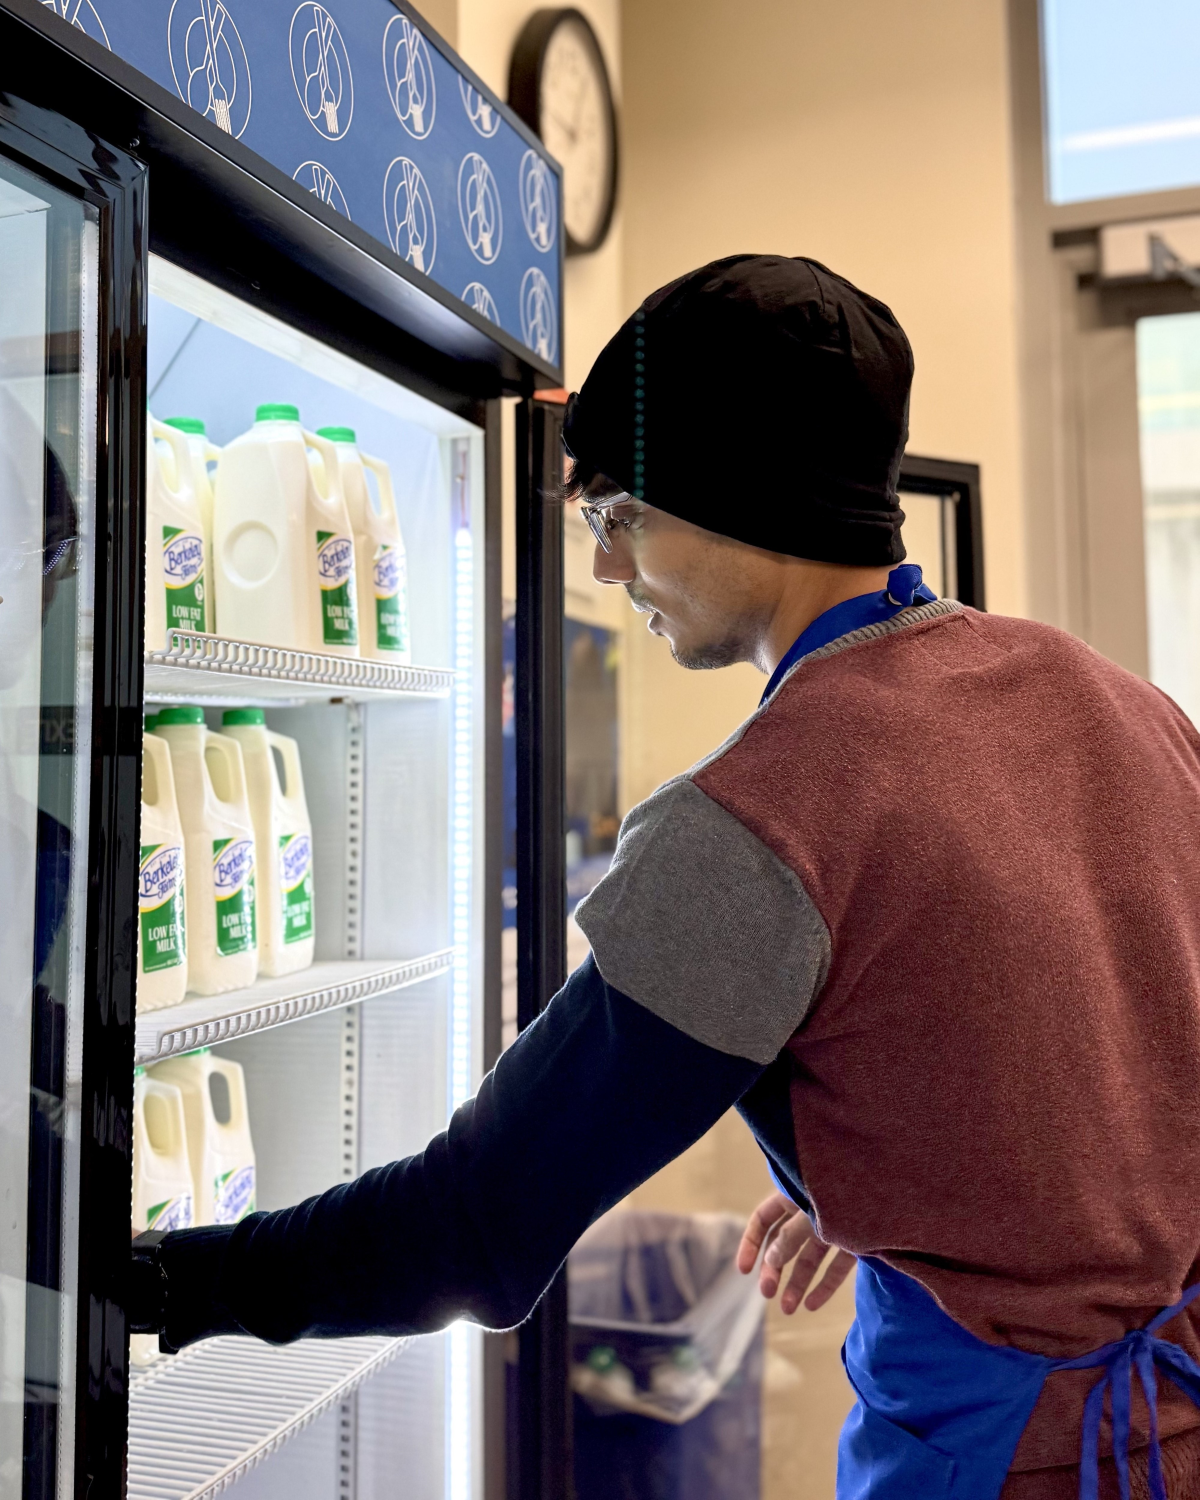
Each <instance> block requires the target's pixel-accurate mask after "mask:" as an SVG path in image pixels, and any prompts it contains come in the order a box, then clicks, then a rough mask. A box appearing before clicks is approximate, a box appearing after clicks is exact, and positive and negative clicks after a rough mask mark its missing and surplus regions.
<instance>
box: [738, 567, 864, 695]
mask: <svg viewBox="0 0 1200 1500" xmlns="http://www.w3.org/2000/svg"><path fill="white" fill-rule="evenodd" d="M782 561H783V562H784V564H785V566H784V568H783V575H782V579H781V585H780V592H779V600H778V603H777V604H776V607H775V610H774V612H773V614H772V616H771V618H770V620H769V622H768V623H767V626H766V628H765V630H764V631H763V634H762V637H761V639H760V643H759V650H758V653H757V655H756V659H755V665H756V666H757V667H758V668H759V670H760V671H762V672H765V673H766V674H767V676H770V674H771V673H772V672H773V671H774V670H775V668H776V667H777V666H778V665H779V663H780V662H781V661H782V660H783V658H784V655H785V654H786V652H787V650H788V648H789V647H790V646H791V645H792V643H793V641H795V640H796V639H797V638H798V637H799V636H800V635H801V633H802V632H803V631H805V630H807V629H808V627H809V626H810V625H811V624H812V622H813V621H814V620H815V619H817V618H818V617H819V616H820V615H823V614H824V613H825V611H826V610H827V609H832V608H833V606H834V605H835V604H841V603H842V602H843V600H846V599H857V598H858V597H859V595H860V594H879V593H882V592H883V590H884V589H885V588H887V580H888V573H889V571H890V569H889V568H886V567H884V568H851V567H843V566H841V565H840V564H838V563H819V562H808V561H805V560H803V559H801V558H787V559H783V560H782Z"/></svg>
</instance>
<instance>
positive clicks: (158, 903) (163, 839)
mask: <svg viewBox="0 0 1200 1500" xmlns="http://www.w3.org/2000/svg"><path fill="white" fill-rule="evenodd" d="M153 723H154V720H152V719H147V721H146V727H147V729H150V728H151V727H152V726H153ZM140 855H141V857H140V860H139V864H138V968H137V1006H138V1010H139V1011H147V1010H159V1009H161V1008H162V1006H164V1005H178V1004H179V1002H180V1001H181V1000H182V999H183V997H184V995H185V994H186V993H187V977H188V966H187V923H186V921H185V917H184V853H183V827H182V824H181V823H180V821H179V808H178V805H177V803H176V801H175V777H174V775H173V774H172V771H171V750H170V746H169V745H168V744H167V742H166V740H163V739H159V738H158V737H157V736H155V735H154V734H149V733H148V734H146V735H145V736H144V737H143V739H142V831H141V850H140Z"/></svg>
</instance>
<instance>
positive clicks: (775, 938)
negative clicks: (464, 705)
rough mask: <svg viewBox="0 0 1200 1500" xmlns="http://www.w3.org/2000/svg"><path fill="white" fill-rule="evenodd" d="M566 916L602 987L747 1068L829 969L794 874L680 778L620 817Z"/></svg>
mask: <svg viewBox="0 0 1200 1500" xmlns="http://www.w3.org/2000/svg"><path fill="white" fill-rule="evenodd" d="M575 919H576V921H577V922H578V923H579V925H580V927H582V928H583V931H584V933H585V934H586V935H587V939H588V941H589V942H590V943H591V945H592V952H593V953H594V954H595V958H596V965H597V967H598V968H599V970H600V972H601V974H603V976H604V978H605V979H606V980H607V981H608V983H609V984H610V985H612V987H613V988H614V989H617V990H620V991H621V992H622V993H623V994H626V995H628V996H629V997H630V999H632V1000H636V1001H637V1002H638V1004H640V1005H643V1006H645V1007H646V1009H647V1010H649V1011H653V1013H654V1014H655V1015H656V1016H658V1017H660V1018H661V1019H662V1020H664V1021H667V1022H669V1023H670V1024H671V1025H672V1026H676V1027H678V1029H679V1030H680V1031H682V1032H685V1033H686V1034H687V1035H688V1036H690V1037H692V1038H693V1039H694V1040H695V1041H698V1042H703V1043H704V1044H705V1045H706V1046H708V1047H715V1048H717V1049H718V1050H719V1051H721V1052H727V1053H731V1054H733V1055H734V1056H737V1057H747V1058H750V1059H751V1060H752V1061H754V1062H759V1063H769V1062H771V1061H772V1060H773V1059H774V1058H775V1056H776V1055H777V1054H778V1052H779V1050H780V1048H781V1047H782V1046H783V1045H784V1043H785V1042H786V1041H787V1040H788V1038H789V1037H790V1036H791V1035H792V1033H793V1032H794V1031H795V1029H796V1027H797V1026H799V1024H800V1022H801V1021H802V1020H803V1019H804V1017H805V1014H806V1013H807V1011H808V1008H809V1006H810V1005H811V1004H812V1002H813V1000H814V998H815V997H816V995H817V992H818V991H819V990H820V988H821V985H822V984H823V983H824V980H825V974H826V972H827V970H828V967H829V931H828V929H827V928H826V926H825V923H824V921H823V920H822V918H821V914H820V913H819V912H818V911H817V909H816V907H815V906H814V905H813V903H812V900H811V898H810V897H809V895H808V892H807V891H806V890H805V889H804V887H803V886H802V885H801V883H800V881H799V879H798V878H797V877H796V875H795V873H794V872H793V871H792V870H790V869H789V868H788V867H787V866H786V865H785V864H784V863H783V862H782V861H781V860H780V859H779V858H778V857H777V856H776V855H775V854H774V853H773V852H772V851H771V850H770V849H768V848H767V846H766V845H765V844H764V843H762V841H761V840H760V839H758V838H756V837H755V836H754V834H752V833H751V832H750V831H749V830H748V829H747V828H745V827H744V826H743V825H742V824H741V823H739V822H738V820H737V819H736V818H735V817H733V815H732V814H731V813H728V812H726V811H725V809H724V808H723V807H721V806H720V805H719V804H718V803H716V802H714V801H713V800H712V798H711V797H708V796H706V795H705V794H704V793H703V792H702V791H701V790H700V789H699V787H697V786H696V785H695V784H694V783H693V782H692V781H691V780H690V779H688V778H686V777H681V778H679V779H678V780H675V781H669V782H667V783H666V785H665V786H661V787H659V789H658V791H656V792H655V793H654V795H653V796H651V797H648V798H647V799H646V801H645V802H643V803H641V804H640V805H639V806H637V807H635V808H634V809H633V811H632V812H630V813H629V815H628V816H627V817H626V819H625V822H624V823H623V824H622V826H621V837H620V840H619V841H618V844H617V852H616V855H615V856H614V858H613V864H612V868H611V870H610V871H609V873H608V874H607V875H606V876H605V877H604V879H603V880H602V881H601V882H600V884H599V885H598V886H597V887H596V888H595V890H594V891H593V892H592V893H591V895H590V896H588V897H587V898H586V899H585V900H584V901H581V902H580V903H579V905H578V907H577V908H576V910H575Z"/></svg>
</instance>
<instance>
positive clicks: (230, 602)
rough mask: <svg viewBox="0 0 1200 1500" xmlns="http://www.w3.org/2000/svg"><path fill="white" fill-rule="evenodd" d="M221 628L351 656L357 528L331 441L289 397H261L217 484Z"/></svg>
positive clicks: (354, 650)
mask: <svg viewBox="0 0 1200 1500" xmlns="http://www.w3.org/2000/svg"><path fill="white" fill-rule="evenodd" d="M213 550H214V555H215V559H216V562H215V574H216V590H217V617H218V619H219V620H220V622H221V634H222V635H225V636H230V637H232V638H233V639H235V640H243V641H258V642H261V643H263V644H265V645H270V646H291V647H293V648H295V649H296V650H299V651H322V652H333V653H334V654H335V655H340V656H357V655H358V654H359V651H358V600H357V595H356V589H355V581H354V538H353V534H352V532H351V530H350V520H349V517H348V515H347V513H346V501H345V497H344V495H343V493H342V482H341V470H340V466H339V464H338V461H337V450H336V449H335V447H334V445H333V444H332V443H331V442H329V441H328V440H327V439H325V438H323V437H318V436H317V435H316V433H311V432H305V430H304V429H303V428H302V427H301V425H300V413H299V411H298V410H297V409H296V407H294V406H286V405H271V406H260V407H259V408H258V411H257V413H256V415H255V420H254V426H253V427H252V428H251V429H250V431H249V432H244V433H243V434H242V435H241V437H237V438H234V440H233V442H232V443H230V444H229V445H228V446H227V447H226V448H223V449H222V450H221V462H220V465H219V466H218V468H217V483H216V488H215V490H214V492H213Z"/></svg>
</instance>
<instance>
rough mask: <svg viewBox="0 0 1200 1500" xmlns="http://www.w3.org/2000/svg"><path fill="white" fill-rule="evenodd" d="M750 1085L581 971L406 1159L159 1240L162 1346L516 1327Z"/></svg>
mask: <svg viewBox="0 0 1200 1500" xmlns="http://www.w3.org/2000/svg"><path fill="white" fill-rule="evenodd" d="M761 1071H762V1064H761V1063H759V1062H755V1061H753V1060H751V1059H749V1058H744V1057H738V1056H736V1055H733V1054H730V1053H728V1052H724V1051H720V1050H718V1049H716V1048H714V1047H710V1046H707V1045H705V1044H704V1043H702V1042H699V1041H696V1040H694V1039H693V1038H692V1037H689V1036H687V1035H686V1034H685V1033H684V1032H682V1031H680V1030H679V1029H677V1028H676V1027H675V1026H673V1025H671V1024H670V1023H669V1022H667V1021H664V1020H662V1019H660V1018H659V1017H658V1016H656V1015H654V1014H653V1013H652V1012H651V1011H649V1010H647V1009H646V1008H645V1007H644V1006H643V1005H640V1004H638V1003H637V1002H636V1001H633V1000H631V999H629V998H628V997H627V996H626V995H623V994H621V992H620V991H618V990H615V989H613V988H612V987H611V986H610V985H608V984H607V983H606V982H605V980H604V979H603V977H602V976H601V974H600V971H599V970H598V969H597V967H596V964H595V962H594V960H593V959H592V958H591V957H589V958H588V959H587V961H586V962H585V963H584V964H582V965H581V966H580V968H578V969H577V970H576V971H575V973H574V974H572V976H571V977H570V979H569V980H568V981H567V983H566V985H565V986H564V988H563V989H562V990H561V991H560V993H559V994H558V995H556V996H555V998H554V1000H553V1001H552V1002H551V1004H550V1005H549V1007H548V1008H547V1009H546V1011H545V1013H544V1014H543V1015H542V1016H540V1017H539V1018H538V1020H537V1021H536V1022H535V1023H534V1024H533V1025H532V1026H530V1027H529V1028H528V1029H527V1030H526V1031H524V1032H523V1033H522V1034H521V1036H520V1037H518V1039H517V1041H516V1042H515V1043H514V1044H513V1045H512V1047H510V1048H509V1049H508V1051H507V1052H505V1053H504V1055H503V1057H501V1059H500V1061H499V1063H498V1064H497V1066H496V1068H495V1069H494V1071H493V1072H492V1073H491V1074H489V1075H488V1077H487V1078H486V1079H484V1082H483V1084H482V1086H481V1088H480V1090H479V1093H478V1095H477V1096H476V1097H475V1098H474V1099H472V1100H470V1101H469V1102H468V1103H466V1104H464V1105H463V1107H462V1108H461V1109H459V1110H458V1111H457V1112H456V1113H455V1115H454V1118H453V1119H452V1120H451V1122H450V1126H449V1128H448V1129H447V1130H446V1131H444V1132H443V1133H442V1134H441V1135H438V1136H436V1137H435V1138H434V1139H433V1140H432V1141H431V1142H430V1143H429V1145H428V1146H427V1147H426V1148H425V1150H424V1151H423V1152H422V1153H421V1154H420V1155H419V1156H412V1157H408V1158H407V1159H406V1160H404V1161H398V1162H393V1163H392V1164H391V1165H390V1166H386V1167H380V1168H377V1169H375V1170H373V1171H370V1172H366V1173H364V1174H363V1176H361V1177H359V1178H358V1179H357V1180H356V1181H354V1182H350V1183H346V1184H344V1185H342V1186H339V1187H336V1188H332V1189H331V1190H330V1191H329V1192H327V1193H323V1194H321V1195H320V1196H319V1197H316V1198H310V1199H308V1200H307V1202H305V1203H301V1204H299V1205H298V1206H297V1207H295V1208H287V1209H281V1210H279V1211H278V1212H275V1213H259V1214H253V1215H251V1216H250V1217H249V1218H247V1219H245V1220H243V1222H242V1223H241V1224H238V1225H236V1226H232V1227H227V1226H223V1225H222V1226H213V1227H206V1228H201V1229H192V1230H183V1231H181V1232H179V1233H176V1234H172V1235H169V1236H167V1238H166V1239H165V1240H164V1241H163V1242H162V1244H161V1245H160V1247H159V1250H158V1255H159V1261H160V1265H161V1268H162V1271H163V1273H164V1275H165V1293H166V1297H165V1316H164V1317H163V1319H162V1329H163V1334H164V1339H165V1342H166V1344H167V1345H169V1346H170V1347H171V1348H173V1349H177V1348H181V1347H183V1345H185V1344H188V1343H191V1342H193V1341H194V1340H196V1339H198V1338H204V1337H205V1336H207V1335H208V1334H211V1333H222V1332H233V1333H236V1332H244V1333H250V1334H256V1335H257V1336H259V1337H260V1338H264V1339H269V1340H272V1341H274V1342H287V1341H289V1340H291V1339H296V1338H302V1337H304V1336H317V1337H322V1336H323V1337H333V1336H339V1335H345V1334H360V1333H387V1334H409V1333H427V1332H430V1331H432V1330H435V1329H438V1328H442V1327H444V1326H445V1325H446V1324H447V1323H450V1322H452V1321H453V1320H454V1319H456V1318H460V1317H467V1318H471V1319H473V1320H474V1321H475V1322H478V1323H482V1324H483V1325H484V1326H485V1327H489V1328H507V1327H510V1326H512V1325H513V1324H515V1323H519V1322H520V1321H521V1320H522V1319H523V1318H525V1317H526V1316H527V1315H528V1314H529V1312H530V1311H531V1310H532V1308H533V1306H534V1304H535V1303H536V1301H537V1299H538V1298H539V1297H540V1295H541V1294H542V1292H543V1290H544V1289H545V1287H546V1286H547V1285H548V1284H549V1282H550V1280H551V1279H552V1277H553V1275H554V1273H555V1271H556V1270H557V1269H558V1267H559V1266H560V1265H561V1264H562V1262H563V1260H564V1259H565V1258H566V1255H567V1252H568V1251H569V1250H570V1248H571V1246H572V1245H573V1244H574V1243H575V1241H576V1239H578V1237H579V1235H580V1234H582V1232H583V1231H584V1230H585V1229H586V1228H587V1226H588V1225H589V1224H590V1223H591V1222H592V1221H593V1220H594V1219H596V1218H597V1217H598V1216H599V1215H600V1214H601V1213H603V1212H604V1211H605V1210H606V1209H608V1208H610V1207H611V1206H612V1205H613V1204H614V1203H616V1202H618V1201H619V1200H620V1199H621V1198H622V1197H624V1196H625V1194H626V1193H628V1192H629V1191H630V1190H631V1189H632V1188H634V1187H636V1186H637V1184H638V1183H640V1182H643V1181H644V1180H645V1179H646V1178H647V1177H649V1176H650V1175H651V1174H652V1173H654V1172H656V1171H657V1170H658V1169H659V1168H660V1167H661V1166H663V1165H665V1164H666V1163H667V1162H668V1161H670V1160H672V1158H674V1157H675V1156H678V1155H679V1153H680V1152H682V1151H684V1150H685V1149H686V1148H687V1147H688V1146H689V1145H691V1144H692V1142H693V1141H695V1140H697V1139H698V1138H699V1137H700V1136H701V1135H703V1134H704V1132H705V1131H706V1130H707V1129H708V1128H709V1127H710V1126H711V1125H712V1124H714V1123H715V1121H716V1120H717V1119H719V1118H720V1116H721V1115H722V1114H724V1113H725V1111H726V1110H727V1109H728V1108H729V1107H730V1106H731V1105H732V1104H734V1103H735V1102H736V1100H737V1099H738V1098H739V1097H740V1096H741V1095H742V1094H743V1093H744V1092H745V1090H746V1089H747V1088H748V1087H749V1086H750V1084H751V1083H753V1082H754V1080H755V1079H756V1078H757V1077H758V1075H759V1074H760V1073H761ZM134 1321H135V1322H138V1321H139V1318H138V1313H137V1311H136V1310H135V1311H134ZM149 1321H151V1322H153V1321H155V1319H154V1318H153V1317H151V1318H149Z"/></svg>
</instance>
